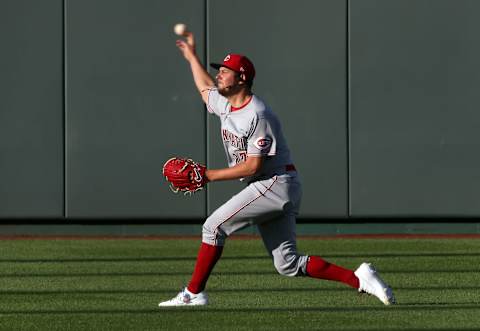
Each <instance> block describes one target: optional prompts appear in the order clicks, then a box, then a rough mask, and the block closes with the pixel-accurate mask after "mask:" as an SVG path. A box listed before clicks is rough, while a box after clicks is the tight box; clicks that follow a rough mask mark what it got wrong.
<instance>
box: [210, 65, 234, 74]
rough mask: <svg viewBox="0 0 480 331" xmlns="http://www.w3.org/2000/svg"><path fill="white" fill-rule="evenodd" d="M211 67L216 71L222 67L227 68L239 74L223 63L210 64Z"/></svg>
mask: <svg viewBox="0 0 480 331" xmlns="http://www.w3.org/2000/svg"><path fill="white" fill-rule="evenodd" d="M210 67H212V68H214V69H217V70H218V69H220V67H225V68H228V69H230V70H233V71H235V72H238V71H237V70H235V69H233V68H230V67H229V66H226V65H224V64H223V63H222V64H220V63H210Z"/></svg>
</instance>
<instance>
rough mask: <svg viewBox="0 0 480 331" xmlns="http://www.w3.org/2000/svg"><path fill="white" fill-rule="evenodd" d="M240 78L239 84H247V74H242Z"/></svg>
mask: <svg viewBox="0 0 480 331" xmlns="http://www.w3.org/2000/svg"><path fill="white" fill-rule="evenodd" d="M239 77H240V82H239V84H245V82H246V81H247V80H246V77H245V74H240V76H239Z"/></svg>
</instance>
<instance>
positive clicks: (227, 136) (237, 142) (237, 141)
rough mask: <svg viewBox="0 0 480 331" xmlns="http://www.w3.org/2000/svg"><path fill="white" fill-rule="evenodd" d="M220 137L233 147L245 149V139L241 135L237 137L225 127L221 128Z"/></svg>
mask: <svg viewBox="0 0 480 331" xmlns="http://www.w3.org/2000/svg"><path fill="white" fill-rule="evenodd" d="M222 138H223V141H225V142H228V143H229V144H230V145H232V146H233V147H235V148H238V149H243V150H246V149H247V140H246V139H245V138H243V137H238V136H236V135H234V134H233V133H231V132H230V131H228V130H227V129H222Z"/></svg>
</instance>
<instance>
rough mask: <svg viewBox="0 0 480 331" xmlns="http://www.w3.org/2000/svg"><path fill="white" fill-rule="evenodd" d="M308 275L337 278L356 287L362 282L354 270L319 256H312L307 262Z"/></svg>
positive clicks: (329, 278)
mask: <svg viewBox="0 0 480 331" xmlns="http://www.w3.org/2000/svg"><path fill="white" fill-rule="evenodd" d="M307 275H308V276H310V277H313V278H320V279H328V280H336V281H338V282H342V283H345V284H347V285H350V286H351V287H354V288H359V286H360V283H359V281H358V278H357V276H355V274H354V273H353V271H352V270H348V269H344V268H342V267H339V266H337V265H335V264H332V263H329V262H327V261H325V260H324V259H322V258H321V257H319V256H310V257H309V258H308V262H307Z"/></svg>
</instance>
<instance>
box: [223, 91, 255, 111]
mask: <svg viewBox="0 0 480 331" xmlns="http://www.w3.org/2000/svg"><path fill="white" fill-rule="evenodd" d="M251 97H252V91H250V90H247V89H243V90H241V91H239V92H238V93H236V94H234V95H231V96H229V97H227V99H228V102H229V103H230V105H231V106H232V107H234V108H239V107H242V106H243V105H244V104H245V103H246V102H248V100H250V98H251Z"/></svg>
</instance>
